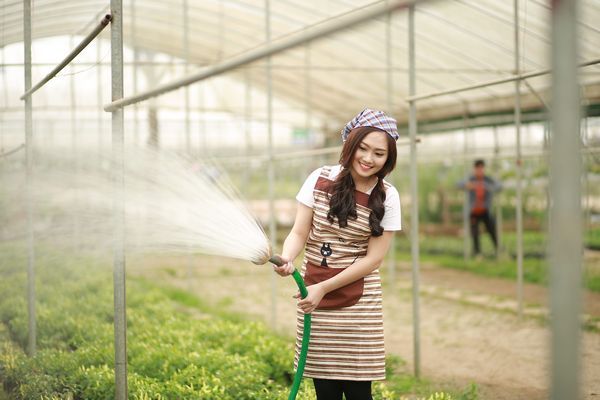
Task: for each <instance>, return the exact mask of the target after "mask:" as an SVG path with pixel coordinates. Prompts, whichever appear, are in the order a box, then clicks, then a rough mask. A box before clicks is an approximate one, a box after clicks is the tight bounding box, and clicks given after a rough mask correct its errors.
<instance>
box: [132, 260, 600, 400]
mask: <svg viewBox="0 0 600 400" xmlns="http://www.w3.org/2000/svg"><path fill="white" fill-rule="evenodd" d="M398 268H399V270H398V272H397V274H396V277H397V278H396V281H395V284H394V288H392V287H391V286H390V284H389V283H390V282H386V277H387V272H388V271H386V270H385V268H383V269H382V275H383V279H384V316H385V340H386V351H387V352H388V353H389V354H397V355H398V356H400V357H401V358H402V359H404V360H406V362H407V364H406V366H405V367H404V368H406V369H407V370H408V371H412V370H413V361H412V360H413V328H412V301H411V290H412V289H411V284H410V282H411V273H410V270H409V266H408V265H406V264H399V265H398ZM128 271H129V273H130V274H133V275H143V276H145V277H148V278H150V279H153V280H156V281H157V282H161V283H168V284H171V285H174V286H177V287H180V288H183V289H186V290H190V291H192V292H193V293H195V294H196V295H198V296H199V297H201V298H202V299H203V300H205V301H206V302H208V303H209V304H214V305H215V306H217V305H218V306H220V307H223V306H227V307H228V308H229V309H230V310H232V311H239V312H244V313H247V314H248V315H249V316H250V317H252V318H256V319H261V320H264V321H265V322H266V323H267V324H270V325H271V326H272V327H274V329H275V330H276V331H278V332H279V333H281V334H284V335H289V336H293V335H294V330H295V300H294V299H292V295H293V294H295V293H296V291H297V289H296V286H295V283H294V282H293V279H291V278H285V279H283V278H280V277H279V276H278V275H275V274H274V273H273V272H272V271H271V268H270V266H268V265H267V266H262V267H257V266H255V265H253V264H251V263H249V262H244V261H236V260H231V259H226V258H218V257H205V256H195V257H187V256H185V257H172V256H169V257H167V256H156V255H154V256H152V257H145V258H131V259H129V260H128ZM420 289H421V290H420V293H421V296H420V300H419V306H420V307H419V308H420V349H421V363H420V364H421V376H423V377H424V378H426V379H428V380H430V381H432V382H434V387H439V388H440V389H443V388H444V387H453V388H457V387H458V388H465V387H466V386H468V385H469V384H470V383H476V384H477V385H478V387H479V394H480V398H481V399H493V400H509V399H510V400H518V399H527V400H536V399H546V398H548V397H549V396H548V387H549V381H550V378H549V373H548V369H549V349H548V345H549V341H550V331H549V330H548V327H547V324H546V322H544V321H545V318H544V315H546V314H547V310H546V308H545V306H544V304H546V299H547V297H548V293H547V289H546V288H544V287H542V286H538V285H531V284H525V285H524V290H523V297H524V304H525V305H526V307H525V308H524V314H523V316H522V317H519V316H518V315H517V313H516V312H515V310H516V304H517V303H516V301H515V300H514V297H515V292H516V285H515V283H514V282H511V281H507V280H503V279H496V278H488V277H483V276H479V275H475V274H472V273H469V272H464V271H455V270H450V269H445V268H438V267H436V266H435V265H430V264H426V265H422V270H421V284H420ZM272 296H274V299H275V301H274V302H272V301H271V298H272ZM584 297H585V312H586V314H588V315H589V316H591V317H595V318H598V317H599V316H600V295H599V294H597V293H589V292H586V293H585V294H584ZM273 310H274V313H273V312H272V311H273ZM581 354H582V358H581V365H582V372H581V381H582V382H581V394H582V398H585V399H600V333H599V332H598V331H597V330H596V331H590V330H586V331H583V332H582V340H581Z"/></svg>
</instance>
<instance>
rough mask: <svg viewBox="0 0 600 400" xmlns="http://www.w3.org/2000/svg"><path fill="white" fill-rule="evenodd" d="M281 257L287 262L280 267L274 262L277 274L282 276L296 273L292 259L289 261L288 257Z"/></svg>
mask: <svg viewBox="0 0 600 400" xmlns="http://www.w3.org/2000/svg"><path fill="white" fill-rule="evenodd" d="M281 259H282V260H283V261H284V262H285V264H283V265H282V266H281V267H278V266H277V265H275V264H273V271H275V272H277V274H279V275H281V276H288V275H291V274H293V273H294V269H295V268H294V264H292V262H291V261H289V260H288V259H287V258H285V257H283V256H282V257H281Z"/></svg>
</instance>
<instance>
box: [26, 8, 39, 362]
mask: <svg viewBox="0 0 600 400" xmlns="http://www.w3.org/2000/svg"><path fill="white" fill-rule="evenodd" d="M23 42H24V46H23V47H24V49H25V54H24V59H23V61H24V63H25V65H24V67H25V68H24V70H25V90H26V91H28V90H30V89H31V0H23ZM31 103H32V100H31V97H27V98H26V99H25V157H26V161H25V162H26V169H27V170H26V184H25V196H26V203H27V312H28V334H27V354H29V355H30V356H35V355H36V353H37V337H36V336H37V327H36V310H35V251H34V247H33V243H34V237H33V204H32V203H33V201H32V199H31V194H32V185H33V115H32V113H33V111H32V108H31Z"/></svg>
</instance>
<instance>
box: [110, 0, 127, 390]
mask: <svg viewBox="0 0 600 400" xmlns="http://www.w3.org/2000/svg"><path fill="white" fill-rule="evenodd" d="M110 9H111V13H112V17H113V20H112V27H111V31H110V44H111V77H112V85H111V98H112V100H113V101H115V100H118V99H121V98H122V97H123V4H122V0H111V1H110ZM123 114H124V110H123V109H122V108H120V109H117V110H114V111H112V174H113V184H114V205H113V218H114V224H113V229H114V236H113V283H114V306H115V307H114V308H115V309H114V313H115V315H114V324H115V326H114V334H115V399H116V400H126V399H127V318H126V309H125V305H126V293H125V215H124V210H123V203H124V190H125V188H124V175H123V174H124V168H123V167H124V149H123V146H124V138H123V131H124V115H123Z"/></svg>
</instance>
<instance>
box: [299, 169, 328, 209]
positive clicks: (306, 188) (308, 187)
mask: <svg viewBox="0 0 600 400" xmlns="http://www.w3.org/2000/svg"><path fill="white" fill-rule="evenodd" d="M321 170H322V168H317V169H315V170H314V171H313V172H311V174H310V175H309V176H308V178H306V180H305V181H304V184H303V185H302V187H301V188H300V191H299V192H298V194H297V195H296V200H298V201H299V202H300V203H302V204H304V205H306V206H308V207H310V208H313V206H314V203H315V198H314V195H313V191H314V189H315V185H316V184H317V180H318V179H319V175H321Z"/></svg>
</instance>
